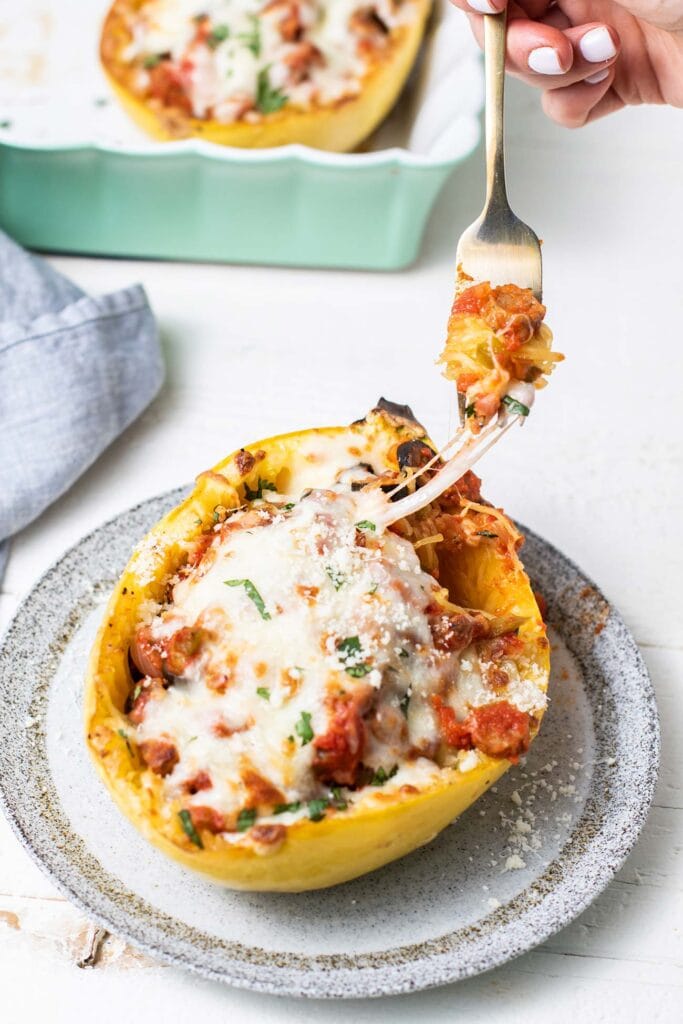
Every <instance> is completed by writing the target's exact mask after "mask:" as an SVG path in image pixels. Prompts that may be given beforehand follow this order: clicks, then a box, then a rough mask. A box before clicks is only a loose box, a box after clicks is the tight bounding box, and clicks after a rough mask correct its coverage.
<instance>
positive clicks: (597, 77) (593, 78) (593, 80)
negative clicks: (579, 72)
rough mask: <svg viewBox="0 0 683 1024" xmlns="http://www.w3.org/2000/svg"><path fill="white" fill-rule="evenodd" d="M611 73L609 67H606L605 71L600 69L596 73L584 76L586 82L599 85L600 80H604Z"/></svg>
mask: <svg viewBox="0 0 683 1024" xmlns="http://www.w3.org/2000/svg"><path fill="white" fill-rule="evenodd" d="M608 75H609V68H605V70H604V71H598V72H597V74H595V75H589V76H588V78H584V82H588V84H589V85H597V84H598V82H604V81H605V79H606V78H607V76H608Z"/></svg>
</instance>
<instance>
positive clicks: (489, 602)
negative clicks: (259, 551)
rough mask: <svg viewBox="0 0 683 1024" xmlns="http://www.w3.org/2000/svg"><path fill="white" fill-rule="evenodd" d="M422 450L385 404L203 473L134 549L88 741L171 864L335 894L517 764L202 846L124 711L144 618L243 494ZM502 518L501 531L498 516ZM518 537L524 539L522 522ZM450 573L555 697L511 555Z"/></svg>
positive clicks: (99, 666)
mask: <svg viewBox="0 0 683 1024" xmlns="http://www.w3.org/2000/svg"><path fill="white" fill-rule="evenodd" d="M394 408H398V407H394ZM424 438H425V434H424V430H423V428H422V427H421V426H420V425H419V424H417V423H416V422H415V421H414V420H412V419H410V418H409V417H407V416H404V415H401V414H397V413H396V412H393V411H387V408H386V406H385V408H378V409H375V410H373V411H372V412H371V413H369V414H368V416H367V417H366V418H365V419H363V420H360V421H358V422H356V423H354V424H352V425H351V426H349V427H333V428H324V429H314V430H305V431H300V432H296V433H292V434H286V435H282V436H279V437H274V438H270V439H268V440H266V441H261V442H258V444H254V445H250V446H249V447H248V448H246V449H241V450H240V451H239V452H236V453H233V454H232V455H230V456H229V457H228V458H226V459H225V460H223V461H222V462H220V463H219V464H218V465H217V466H215V467H214V469H213V470H211V471H209V472H207V473H203V474H201V475H200V476H199V477H198V479H197V482H196V485H195V487H194V490H193V491H192V493H191V494H190V496H189V497H188V498H187V499H186V500H185V501H184V502H182V503H181V504H180V505H179V506H178V507H177V508H174V509H173V510H171V511H170V512H169V513H168V514H167V515H166V516H165V517H164V518H163V519H162V520H161V521H160V522H159V523H158V524H157V525H156V526H155V527H154V528H153V529H152V530H151V532H150V533H149V534H148V535H147V537H146V538H145V539H144V540H143V541H142V542H141V543H140V545H138V547H137V549H136V550H135V552H134V554H133V556H132V558H131V560H130V562H129V564H128V566H127V567H126V569H125V570H124V572H123V575H122V576H121V579H120V580H119V582H118V584H117V586H116V588H115V590H114V592H113V594H112V596H111V599H110V601H109V604H108V607H107V611H106V615H105V617H104V620H103V623H102V626H101V628H100V630H99V633H98V636H97V639H96V642H95V644H94V647H93V651H92V655H91V659H90V664H89V669H88V674H87V680H86V690H85V724H86V737H87V745H88V748H89V750H90V753H91V755H92V757H93V759H94V762H95V765H96V767H97V769H98V771H99V774H100V776H101V778H102V780H103V782H104V784H105V785H106V787H107V788H108V790H109V792H110V794H111V795H112V797H113V798H114V800H115V802H116V803H117V805H118V807H119V808H120V810H121V811H122V813H123V814H124V815H125V816H126V817H128V818H129V819H130V820H131V821H132V822H133V823H134V824H135V825H136V826H137V828H138V829H139V830H140V831H141V832H142V834H143V835H144V836H145V837H146V838H147V839H148V840H149V841H150V842H151V843H153V844H154V845H156V846H157V847H158V848H159V849H161V850H162V851H163V852H164V853H166V854H167V855H168V856H169V857H171V858H172V859H173V860H175V861H177V862H179V863H181V864H183V865H185V866H186V867H189V868H192V869H194V870H196V871H199V872H201V873H203V874H204V875H206V876H209V877H210V878H212V879H214V880H215V881H217V882H220V883H223V884H225V885H228V886H230V887H232V888H237V889H251V890H260V891H284V892H296V891H303V890H310V889H317V888H324V887H327V886H331V885H335V884H337V883H340V882H344V881H347V880H349V879H352V878H355V877H357V876H359V875H362V874H365V873H366V872H368V871H372V870H374V869H376V868H378V867H381V866H382V865H384V864H387V863H388V862H390V861H392V860H395V859H396V858H398V857H401V856H403V855H405V854H407V853H409V852H411V851H412V850H414V849H416V848H417V847H419V846H421V845H423V844H424V843H427V842H429V841H430V840H431V839H433V838H434V837H435V836H436V835H437V834H438V833H439V832H440V831H441V830H442V829H443V828H444V827H445V826H446V825H448V824H449V823H450V822H451V821H453V819H454V818H456V817H458V815H460V814H461V813H462V812H463V811H464V810H466V808H467V807H469V806H470V805H471V804H472V803H473V802H474V801H475V800H477V799H478V798H479V797H480V796H481V795H482V793H484V792H485V791H486V790H487V789H488V788H489V787H490V786H491V785H492V784H494V783H495V782H496V780H497V779H498V778H500V776H501V775H502V774H503V773H504V772H505V771H506V770H507V768H508V767H509V766H510V763H511V762H510V761H509V760H506V759H504V758H494V757H490V756H487V755H485V754H481V753H480V754H479V757H478V761H477V764H476V766H475V767H473V768H472V769H471V770H469V771H462V770H460V769H459V768H458V767H457V765H455V766H453V767H444V768H441V769H440V771H439V773H438V776H439V777H438V780H437V781H436V782H435V783H430V784H429V785H428V786H426V787H425V788H422V789H416V788H415V787H402V789H401V790H398V791H395V792H383V791H382V790H381V789H380V790H377V791H376V792H374V793H373V794H372V796H371V799H369V800H367V801H366V800H361V801H359V802H358V803H354V804H350V805H349V806H348V808H347V809H345V810H335V809H334V808H331V809H330V810H329V811H328V813H327V814H326V815H325V817H324V818H323V820H320V821H313V820H309V819H301V820H298V821H295V822H293V823H292V824H290V825H289V826H288V827H287V829H286V835H285V838H284V841H283V842H281V843H280V844H279V845H275V846H273V847H272V848H267V847H260V846H259V844H258V843H241V842H240V843H234V842H229V841H227V839H226V838H224V837H223V836H221V835H220V834H217V835H214V834H212V833H210V832H203V833H202V840H203V842H202V845H201V846H199V845H198V844H196V842H193V841H192V838H191V836H190V835H188V834H187V833H186V831H184V830H183V827H182V825H181V822H180V821H179V817H178V814H177V813H169V808H168V806H167V799H166V798H165V797H164V795H163V792H162V780H161V779H160V778H159V777H158V776H157V775H154V774H153V773H152V772H150V771H149V770H148V769H147V767H146V766H145V764H144V763H143V761H142V760H141V757H140V754H139V751H138V749H137V748H136V746H135V744H134V743H132V742H131V741H130V739H129V733H130V720H129V719H128V717H127V714H126V707H127V702H128V701H129V698H130V694H131V691H132V689H133V686H134V679H133V676H132V674H131V665H130V662H129V648H130V645H131V641H132V639H133V637H134V634H135V630H136V627H137V625H138V623H139V621H140V618H141V610H142V609H143V608H144V605H145V603H148V602H150V601H151V602H160V601H163V599H164V593H165V588H166V585H167V581H168V579H169V577H170V576H171V575H172V574H174V573H175V572H176V571H177V570H178V568H179V567H180V566H181V565H182V564H183V563H184V562H185V561H186V559H187V555H188V547H191V545H192V543H194V542H196V541H197V540H198V539H199V538H200V537H201V536H202V534H203V533H204V532H205V531H206V530H207V529H210V528H211V524H212V522H213V521H214V520H215V517H216V510H217V509H233V508H237V507H238V506H240V505H241V504H242V503H243V501H244V495H245V488H251V489H253V488H255V487H257V486H258V482H259V477H267V478H268V480H274V481H276V482H277V485H278V490H280V491H281V492H282V493H285V494H286V493H295V492H298V493H301V492H302V491H303V490H305V489H306V488H308V487H320V486H322V485H323V481H321V478H320V467H319V466H318V465H317V464H316V458H315V457H314V452H315V450H316V446H319V445H322V446H323V447H325V448H326V450H330V449H334V451H335V452H337V453H338V457H339V465H340V468H341V467H342V466H343V465H344V456H343V453H344V452H345V451H346V452H348V451H349V450H350V449H352V452H353V454H352V455H351V454H348V455H347V456H346V458H347V459H348V463H347V464H348V465H351V464H354V463H356V462H357V461H358V452H359V451H360V453H361V458H362V457H368V458H369V453H372V458H373V459H374V461H375V465H377V463H378V461H379V462H381V464H382V468H383V469H384V470H386V471H393V472H396V471H397V469H398V462H397V454H396V453H397V448H398V446H399V445H400V444H403V443H404V442H406V441H408V440H413V439H415V440H417V439H424ZM427 440H428V439H427ZM245 453H246V456H245ZM250 456H253V457H254V459H253V460H252V458H251V457H250ZM240 467H242V469H240ZM242 470H245V471H244V472H243V471H242ZM496 514H497V515H498V516H499V517H501V519H502V516H501V513H500V512H499V511H498V510H496ZM510 528H511V532H514V528H513V527H512V526H511V524H510ZM440 567H441V577H440V583H441V584H443V585H444V586H446V587H447V588H448V591H449V599H450V600H452V601H453V602H454V603H457V604H460V605H463V606H469V607H472V608H478V609H482V610H483V611H484V612H487V613H490V614H492V615H497V616H501V615H502V616H514V617H517V618H518V619H519V621H521V623H522V624H521V626H520V627H519V638H520V641H521V642H523V644H524V645H525V650H526V652H527V656H528V657H529V658H530V660H531V662H532V663H533V665H534V666H535V669H536V676H537V680H538V685H539V687H540V688H541V689H542V690H545V689H546V688H547V682H548V675H549V653H548V641H547V638H546V633H545V627H544V624H543V621H542V618H541V615H540V612H539V609H538V606H537V603H536V599H535V597H534V594H533V592H532V589H531V586H530V584H529V580H528V578H527V576H526V574H525V572H524V569H523V567H522V564H521V562H520V560H519V558H518V556H517V554H516V552H515V550H514V548H511V547H510V546H507V547H505V546H503V545H500V544H497V543H492V542H490V541H486V542H482V543H478V544H476V545H467V544H466V545H464V546H463V547H462V548H461V550H460V551H459V553H458V557H457V558H452V557H448V556H445V557H444V558H443V560H440ZM541 717H542V712H541V713H539V714H537V715H536V716H535V719H534V721H533V722H532V729H531V734H532V738H533V736H534V735H535V734H536V732H537V729H538V726H539V725H540V720H541ZM403 790H408V791H403Z"/></svg>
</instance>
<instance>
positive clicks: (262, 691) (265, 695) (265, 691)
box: [256, 686, 270, 700]
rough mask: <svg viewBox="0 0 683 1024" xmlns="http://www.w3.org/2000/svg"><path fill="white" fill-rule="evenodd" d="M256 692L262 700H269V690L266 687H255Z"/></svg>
mask: <svg viewBox="0 0 683 1024" xmlns="http://www.w3.org/2000/svg"><path fill="white" fill-rule="evenodd" d="M256 692H257V693H258V695H259V697H263V699H264V700H270V690H269V689H268V687H267V686H257V687H256Z"/></svg>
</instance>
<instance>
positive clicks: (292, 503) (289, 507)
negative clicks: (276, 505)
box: [282, 501, 296, 512]
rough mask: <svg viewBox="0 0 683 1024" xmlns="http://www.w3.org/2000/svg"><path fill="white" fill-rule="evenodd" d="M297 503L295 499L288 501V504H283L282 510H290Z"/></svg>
mask: <svg viewBox="0 0 683 1024" xmlns="http://www.w3.org/2000/svg"><path fill="white" fill-rule="evenodd" d="M295 505H296V502H295V501H288V502H287V504H286V505H283V506H282V511H283V512H290V511H291V510H292V509H293V508H294V506H295Z"/></svg>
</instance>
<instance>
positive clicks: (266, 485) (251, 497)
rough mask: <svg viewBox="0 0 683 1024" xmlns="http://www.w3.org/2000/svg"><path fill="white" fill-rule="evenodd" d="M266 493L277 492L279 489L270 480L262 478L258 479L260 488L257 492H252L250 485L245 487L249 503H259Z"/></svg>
mask: <svg viewBox="0 0 683 1024" xmlns="http://www.w3.org/2000/svg"><path fill="white" fill-rule="evenodd" d="M264 491H277V487H276V486H275V484H273V483H271V482H270V480H262V479H261V477H259V478H258V486H257V487H256V490H255V491H252V489H251V487H250V486H249V484H245V485H244V497H245V498H246V499H247V501H258V500H259V499H260V498H262V497H263V492H264Z"/></svg>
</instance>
